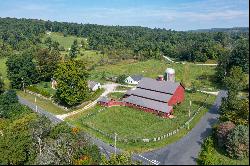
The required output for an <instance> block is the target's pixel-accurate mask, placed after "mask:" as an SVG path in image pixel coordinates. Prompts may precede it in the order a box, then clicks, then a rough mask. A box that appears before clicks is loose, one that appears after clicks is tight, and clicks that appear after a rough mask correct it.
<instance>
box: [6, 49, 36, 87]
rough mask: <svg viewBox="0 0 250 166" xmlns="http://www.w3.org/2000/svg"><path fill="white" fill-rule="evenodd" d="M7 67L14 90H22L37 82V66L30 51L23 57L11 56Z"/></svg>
mask: <svg viewBox="0 0 250 166" xmlns="http://www.w3.org/2000/svg"><path fill="white" fill-rule="evenodd" d="M6 65H7V75H8V78H9V79H10V83H11V87H12V88H16V89H21V88H24V87H27V86H29V85H31V84H32V83H35V82H37V70H36V65H35V63H34V62H33V55H32V54H31V52H30V51H25V52H24V53H23V54H22V55H12V56H10V57H9V58H8V59H7V62H6Z"/></svg>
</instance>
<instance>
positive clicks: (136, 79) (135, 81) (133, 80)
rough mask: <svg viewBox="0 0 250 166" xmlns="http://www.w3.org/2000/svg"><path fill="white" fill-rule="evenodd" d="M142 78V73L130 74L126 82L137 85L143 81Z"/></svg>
mask: <svg viewBox="0 0 250 166" xmlns="http://www.w3.org/2000/svg"><path fill="white" fill-rule="evenodd" d="M142 78H143V76H142V75H133V76H128V77H127V78H126V79H125V83H127V84H133V85H137V84H138V83H139V82H140V81H141V79H142Z"/></svg>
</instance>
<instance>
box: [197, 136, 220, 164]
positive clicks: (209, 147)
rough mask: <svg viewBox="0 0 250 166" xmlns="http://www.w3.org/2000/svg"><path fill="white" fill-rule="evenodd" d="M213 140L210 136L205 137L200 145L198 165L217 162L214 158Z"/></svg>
mask: <svg viewBox="0 0 250 166" xmlns="http://www.w3.org/2000/svg"><path fill="white" fill-rule="evenodd" d="M213 153H214V140H213V138H212V136H209V137H207V138H206V139H205V140H204V142H203V144H202V147H201V152H200V154H199V156H198V160H197V162H198V164H199V165H213V164H215V163H218V162H217V160H216V159H215V158H214V155H213Z"/></svg>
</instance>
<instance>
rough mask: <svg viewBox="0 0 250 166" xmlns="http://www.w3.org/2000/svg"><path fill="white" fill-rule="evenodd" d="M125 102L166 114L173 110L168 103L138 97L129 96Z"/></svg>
mask: <svg viewBox="0 0 250 166" xmlns="http://www.w3.org/2000/svg"><path fill="white" fill-rule="evenodd" d="M123 101H124V102H127V103H131V104H135V105H139V106H142V107H146V108H150V109H153V110H157V111H161V112H164V113H169V112H170V111H171V110H172V108H173V107H172V106H168V105H167V104H166V103H162V102H158V101H154V100H150V99H145V98H142V97H138V96H133V95H131V96H129V97H127V98H124V99H123Z"/></svg>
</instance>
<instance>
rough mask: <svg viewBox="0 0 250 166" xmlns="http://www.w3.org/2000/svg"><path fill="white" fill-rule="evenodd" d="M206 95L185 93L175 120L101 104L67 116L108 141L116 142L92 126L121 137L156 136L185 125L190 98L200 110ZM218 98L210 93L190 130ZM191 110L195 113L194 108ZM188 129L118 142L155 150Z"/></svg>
mask: <svg viewBox="0 0 250 166" xmlns="http://www.w3.org/2000/svg"><path fill="white" fill-rule="evenodd" d="M205 98H206V95H204V94H201V93H194V94H191V93H186V99H185V102H184V103H183V104H181V105H180V106H178V107H177V108H175V112H174V116H175V118H173V119H163V118H160V117H158V116H155V115H152V114H150V113H146V112H143V111H140V110H136V109H132V108H129V107H110V108H107V109H105V110H104V111H102V112H98V110H100V109H101V108H102V107H100V106H96V107H94V108H92V109H90V110H87V111H86V112H84V113H81V114H78V115H77V116H76V115H75V116H72V117H70V118H68V119H67V121H69V122H70V123H72V124H74V125H76V126H78V127H79V128H81V129H82V130H84V131H87V132H89V133H90V134H93V135H95V136H96V137H98V138H100V139H102V140H104V141H105V142H107V143H113V140H112V139H110V138H108V137H106V136H104V135H102V134H100V133H98V132H96V131H94V130H93V129H91V128H96V129H99V130H101V131H103V132H105V133H107V134H109V135H112V134H113V133H115V132H116V133H118V139H126V138H127V139H131V138H140V139H142V138H150V139H152V138H154V137H158V136H162V135H164V134H167V133H168V132H170V131H173V130H175V129H176V128H177V127H179V126H180V125H183V124H184V123H185V122H186V121H187V120H188V118H189V117H188V113H187V108H188V105H189V100H190V99H192V101H193V102H192V110H197V108H198V107H199V106H201V104H203V103H202V102H201V101H203V100H204V99H205ZM214 99H215V97H214V96H210V97H209V100H208V101H207V105H206V108H204V109H202V110H201V112H200V113H199V114H197V116H196V117H195V118H194V119H193V121H192V123H191V124H190V129H191V128H192V127H194V126H195V124H196V123H198V121H199V120H200V118H201V117H202V116H203V115H204V113H205V112H206V111H207V110H208V108H210V106H211V104H212V103H213V101H214ZM89 113H94V115H93V116H89V117H86V115H87V114H89ZM192 113H194V112H193V111H192ZM88 126H90V127H91V128H89V127H88ZM188 131H189V130H187V129H183V130H182V131H180V132H179V133H178V134H176V135H174V136H172V137H169V138H167V139H164V140H162V141H159V142H150V143H143V142H137V143H132V142H130V143H123V142H118V147H119V148H122V149H124V150H126V151H134V152H135V151H136V152H141V151H145V150H152V149H154V148H158V147H162V146H165V145H166V144H169V143H171V142H174V141H176V140H177V139H179V138H181V137H183V136H184V135H185V134H186V133H187V132H188Z"/></svg>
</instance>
